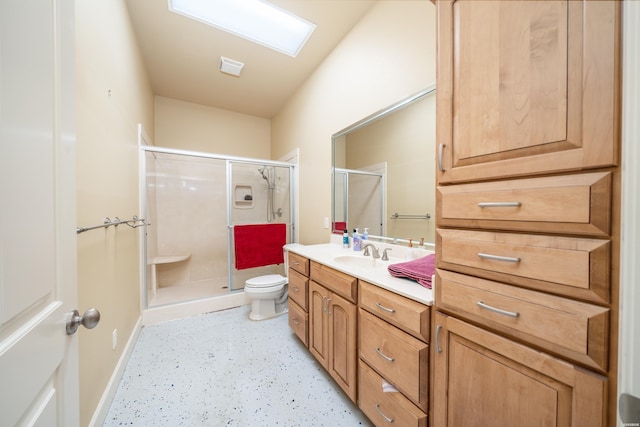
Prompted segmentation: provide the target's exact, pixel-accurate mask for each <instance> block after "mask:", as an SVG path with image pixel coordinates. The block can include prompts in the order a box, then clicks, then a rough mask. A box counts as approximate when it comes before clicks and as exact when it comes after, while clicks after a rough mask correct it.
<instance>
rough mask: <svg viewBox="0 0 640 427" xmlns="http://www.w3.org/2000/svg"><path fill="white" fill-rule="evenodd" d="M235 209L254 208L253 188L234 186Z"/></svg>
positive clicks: (250, 186) (249, 186)
mask: <svg viewBox="0 0 640 427" xmlns="http://www.w3.org/2000/svg"><path fill="white" fill-rule="evenodd" d="M233 207H234V208H238V209H251V208H253V186H252V185H240V184H237V185H234V186H233Z"/></svg>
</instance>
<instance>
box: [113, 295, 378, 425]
mask: <svg viewBox="0 0 640 427" xmlns="http://www.w3.org/2000/svg"><path fill="white" fill-rule="evenodd" d="M249 309H250V307H249V306H244V307H239V308H234V309H230V310H224V311H219V312H215V313H209V314H205V315H201V316H196V317H191V318H187V319H181V320H174V321H171V322H166V323H162V324H159V325H153V326H148V327H145V328H143V329H142V331H141V333H140V336H139V339H138V341H137V343H136V345H135V347H134V350H133V352H132V355H131V358H130V359H129V363H128V365H127V368H126V369H125V372H124V374H123V377H122V380H121V381H120V384H119V386H118V390H117V392H116V395H115V397H114V399H113V402H112V403H111V407H110V409H109V412H108V413H107V416H106V419H105V422H104V426H108V427H111V426H165V427H172V426H237V427H248V426H261V427H270V426H279V427H293V426H304V427H314V426H317V427H328V426H331V427H336V426H344V427H351V426H371V424H370V423H369V421H368V420H367V418H366V417H365V416H364V415H363V414H362V412H360V410H359V409H358V408H357V406H356V405H355V404H353V403H352V402H351V401H350V400H349V399H348V398H347V397H346V395H345V394H344V393H343V392H342V391H341V390H340V389H339V388H338V386H337V385H336V384H334V383H333V380H331V378H330V377H329V375H328V374H327V373H326V372H325V371H324V369H323V368H322V367H321V366H320V365H319V364H318V363H317V362H316V361H315V359H314V358H313V356H312V355H311V354H310V353H309V352H308V351H307V349H306V348H304V346H303V345H302V343H301V342H300V341H299V340H298V339H297V338H296V337H295V335H293V333H292V332H291V330H290V329H289V326H288V325H287V316H286V315H283V316H279V317H276V318H274V319H268V320H262V321H259V322H256V321H252V320H249V318H248V314H249Z"/></svg>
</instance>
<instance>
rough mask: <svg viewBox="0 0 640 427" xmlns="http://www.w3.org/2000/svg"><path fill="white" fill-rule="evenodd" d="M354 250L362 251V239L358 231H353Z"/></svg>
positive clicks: (355, 229)
mask: <svg viewBox="0 0 640 427" xmlns="http://www.w3.org/2000/svg"><path fill="white" fill-rule="evenodd" d="M353 250H354V251H360V250H362V239H360V234H358V229H357V228H354V229H353Z"/></svg>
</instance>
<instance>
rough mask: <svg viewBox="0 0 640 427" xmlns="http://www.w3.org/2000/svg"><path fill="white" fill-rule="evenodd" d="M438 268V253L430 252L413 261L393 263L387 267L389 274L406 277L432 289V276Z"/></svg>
mask: <svg viewBox="0 0 640 427" xmlns="http://www.w3.org/2000/svg"><path fill="white" fill-rule="evenodd" d="M435 268H436V255H435V254H430V255H427V256H424V257H422V258H418V259H414V260H413V261H407V262H401V263H398V264H391V265H390V266H389V267H387V270H389V274H391V275H392V276H395V277H406V278H408V279H412V280H415V281H417V282H418V283H420V284H421V285H422V286H424V287H425V288H427V289H431V276H432V275H433V273H434V271H435Z"/></svg>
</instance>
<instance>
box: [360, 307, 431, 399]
mask: <svg viewBox="0 0 640 427" xmlns="http://www.w3.org/2000/svg"><path fill="white" fill-rule="evenodd" d="M359 313H360V326H359V329H360V358H361V359H362V360H364V361H365V362H367V363H368V364H369V365H370V366H371V367H372V368H374V369H375V370H376V371H378V373H379V374H380V375H382V376H383V377H384V378H385V379H387V380H388V381H389V382H390V383H391V384H393V385H394V386H395V387H396V388H397V389H398V390H400V391H401V392H402V393H404V394H405V396H407V397H408V398H409V399H411V401H413V403H415V404H416V405H418V407H419V408H421V409H423V410H425V411H426V408H427V403H428V402H427V398H428V394H427V391H428V384H429V372H428V369H429V347H428V346H427V345H426V344H425V343H423V342H422V341H420V340H418V339H416V338H414V337H412V336H411V335H409V334H407V333H405V332H402V331H401V330H400V329H398V328H396V327H394V326H391V325H390V324H388V323H387V322H385V321H384V320H381V319H379V318H377V317H376V316H374V315H373V314H370V313H369V312H367V311H364V310H363V309H360V311H359Z"/></svg>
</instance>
